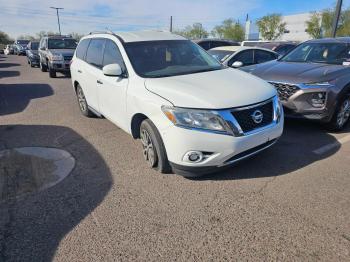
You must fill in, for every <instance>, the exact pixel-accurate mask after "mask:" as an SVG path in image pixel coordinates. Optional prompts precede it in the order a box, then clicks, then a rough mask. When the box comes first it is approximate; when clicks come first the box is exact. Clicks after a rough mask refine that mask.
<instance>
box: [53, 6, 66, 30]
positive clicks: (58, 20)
mask: <svg viewBox="0 0 350 262" xmlns="http://www.w3.org/2000/svg"><path fill="white" fill-rule="evenodd" d="M50 8H52V9H56V14H57V23H58V31H59V32H60V35H61V25H60V15H59V14H58V10H62V9H64V8H62V7H53V6H51V7H50Z"/></svg>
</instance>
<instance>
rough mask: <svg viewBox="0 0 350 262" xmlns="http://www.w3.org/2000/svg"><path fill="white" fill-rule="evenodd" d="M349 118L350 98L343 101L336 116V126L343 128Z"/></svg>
mask: <svg viewBox="0 0 350 262" xmlns="http://www.w3.org/2000/svg"><path fill="white" fill-rule="evenodd" d="M349 117H350V98H348V99H346V100H344V101H343V103H342V105H341V107H340V109H339V112H338V115H337V124H338V126H339V127H343V126H344V125H345V124H346V122H347V121H348V120H349Z"/></svg>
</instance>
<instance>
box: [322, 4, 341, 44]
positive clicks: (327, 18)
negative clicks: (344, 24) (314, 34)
mask: <svg viewBox="0 0 350 262" xmlns="http://www.w3.org/2000/svg"><path fill="white" fill-rule="evenodd" d="M334 15H335V12H334V11H333V10H331V9H325V10H323V11H322V23H321V27H322V32H323V37H332V26H333V19H334ZM339 22H340V23H339V24H341V19H340V21H339Z"/></svg>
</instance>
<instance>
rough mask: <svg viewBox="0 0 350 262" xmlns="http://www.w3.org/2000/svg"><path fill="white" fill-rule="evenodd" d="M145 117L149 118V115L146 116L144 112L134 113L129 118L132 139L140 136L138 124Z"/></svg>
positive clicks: (139, 124)
mask: <svg viewBox="0 0 350 262" xmlns="http://www.w3.org/2000/svg"><path fill="white" fill-rule="evenodd" d="M145 119H149V117H147V116H146V115H145V114H142V113H136V114H135V115H133V117H132V119H131V126H130V130H131V135H132V137H133V138H134V139H137V138H140V126H141V123H142V121H144V120H145Z"/></svg>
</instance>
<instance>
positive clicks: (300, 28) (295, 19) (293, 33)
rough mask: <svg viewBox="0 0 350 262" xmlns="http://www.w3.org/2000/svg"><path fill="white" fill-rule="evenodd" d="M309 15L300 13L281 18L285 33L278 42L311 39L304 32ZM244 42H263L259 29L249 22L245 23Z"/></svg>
mask: <svg viewBox="0 0 350 262" xmlns="http://www.w3.org/2000/svg"><path fill="white" fill-rule="evenodd" d="M310 16H311V13H302V14H296V15H286V16H282V21H283V22H285V23H286V24H287V25H286V31H285V33H284V34H283V35H282V36H281V38H280V39H278V40H290V41H300V42H303V41H306V40H309V39H311V37H310V36H309V34H308V33H307V32H306V31H305V30H306V22H307V21H308V20H309V19H310ZM245 29H246V34H245V36H246V40H264V39H262V37H261V35H260V33H259V28H258V26H257V25H256V23H255V22H252V21H251V20H247V21H246V26H245Z"/></svg>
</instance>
